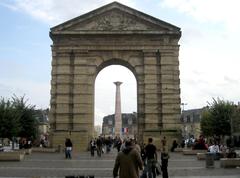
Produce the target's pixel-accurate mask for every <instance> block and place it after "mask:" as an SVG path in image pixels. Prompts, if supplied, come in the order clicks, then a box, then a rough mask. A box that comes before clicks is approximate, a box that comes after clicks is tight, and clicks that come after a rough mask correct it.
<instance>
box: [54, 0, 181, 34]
mask: <svg viewBox="0 0 240 178" xmlns="http://www.w3.org/2000/svg"><path fill="white" fill-rule="evenodd" d="M114 32H121V33H128V32H131V33H136V32H141V33H144V32H145V33H154V34H156V33H161V34H164V33H169V34H179V35H180V34H181V31H180V28H178V27H176V26H174V25H171V24H169V23H167V22H164V21H161V20H159V19H156V18H154V17H152V16H149V15H147V14H144V13H142V12H139V11H137V10H135V9H132V8H130V7H127V6H125V5H122V4H120V3H117V2H113V3H110V4H108V5H106V6H103V7H101V8H99V9H96V10H94V11H91V12H89V13H87V14H84V15H81V16H79V17H76V18H74V19H72V20H69V21H67V22H65V23H63V24H60V25H58V26H56V27H53V28H51V33H52V34H59V33H60V34H78V33H79V34H81V33H84V34H87V33H91V34H92V33H114Z"/></svg>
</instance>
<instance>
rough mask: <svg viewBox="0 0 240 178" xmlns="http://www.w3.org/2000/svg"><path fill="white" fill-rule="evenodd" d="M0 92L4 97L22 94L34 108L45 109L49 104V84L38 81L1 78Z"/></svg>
mask: <svg viewBox="0 0 240 178" xmlns="http://www.w3.org/2000/svg"><path fill="white" fill-rule="evenodd" d="M0 93H1V96H3V97H4V98H11V97H12V96H13V94H15V95H16V96H18V97H21V96H24V95H25V97H26V99H29V101H28V102H29V104H31V105H35V106H36V108H42V109H45V108H47V107H49V104H50V98H49V93H50V85H49V83H41V82H39V81H30V80H27V79H26V80H21V79H16V80H14V79H11V80H9V79H1V83H0Z"/></svg>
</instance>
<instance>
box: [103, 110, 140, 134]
mask: <svg viewBox="0 0 240 178" xmlns="http://www.w3.org/2000/svg"><path fill="white" fill-rule="evenodd" d="M114 118H115V115H114V114H112V115H108V116H105V117H104V118H103V124H102V134H103V135H105V136H114V132H115V119H114ZM121 132H122V134H121V135H122V136H123V137H131V138H134V137H136V135H137V117H136V113H122V127H121Z"/></svg>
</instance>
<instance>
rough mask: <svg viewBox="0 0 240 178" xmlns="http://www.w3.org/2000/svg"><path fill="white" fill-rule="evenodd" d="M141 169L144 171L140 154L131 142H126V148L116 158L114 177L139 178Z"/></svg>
mask: <svg viewBox="0 0 240 178" xmlns="http://www.w3.org/2000/svg"><path fill="white" fill-rule="evenodd" d="M139 169H140V170H142V169H143V163H142V160H141V156H140V153H139V152H138V151H137V150H136V149H135V148H134V145H133V143H132V142H131V141H130V140H127V141H126V142H125V148H124V149H123V151H120V152H119V153H118V155H117V157H116V160H115V164H114V168H113V177H114V178H116V177H117V176H118V175H119V178H139Z"/></svg>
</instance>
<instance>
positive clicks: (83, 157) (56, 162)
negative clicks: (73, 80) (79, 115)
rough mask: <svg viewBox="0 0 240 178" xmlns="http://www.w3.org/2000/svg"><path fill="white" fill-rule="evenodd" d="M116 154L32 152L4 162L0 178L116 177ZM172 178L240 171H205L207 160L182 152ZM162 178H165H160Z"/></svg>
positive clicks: (229, 175)
mask: <svg viewBox="0 0 240 178" xmlns="http://www.w3.org/2000/svg"><path fill="white" fill-rule="evenodd" d="M116 154H117V153H116V151H115V150H114V151H113V152H111V153H109V154H104V155H103V156H102V157H101V158H98V157H97V156H96V155H95V157H91V156H90V153H89V152H85V153H81V154H75V153H73V159H71V160H66V159H65V158H64V153H32V154H31V155H26V156H25V159H24V160H23V161H21V162H0V177H1V178H2V177H35V178H40V177H65V176H80V175H84V176H87V175H94V176H95V178H104V177H105V178H110V177H112V169H113V165H114V161H115V157H116ZM168 168H169V169H168V172H169V177H170V178H184V177H188V178H202V177H205V178H225V177H226V178H240V168H232V169H223V168H220V165H219V161H215V168H212V169H207V168H205V161H199V160H197V159H196V156H184V155H182V153H170V160H169V167H168ZM159 177H161V176H159Z"/></svg>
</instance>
